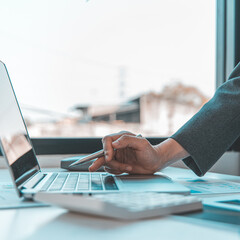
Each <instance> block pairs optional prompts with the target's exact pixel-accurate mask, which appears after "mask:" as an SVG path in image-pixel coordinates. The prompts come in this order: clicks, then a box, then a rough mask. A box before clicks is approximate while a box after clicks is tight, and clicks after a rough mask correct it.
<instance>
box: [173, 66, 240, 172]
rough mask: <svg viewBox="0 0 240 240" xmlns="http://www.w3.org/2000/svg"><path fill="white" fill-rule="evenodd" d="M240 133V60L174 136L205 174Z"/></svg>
mask: <svg viewBox="0 0 240 240" xmlns="http://www.w3.org/2000/svg"><path fill="white" fill-rule="evenodd" d="M239 136H240V63H238V65H237V66H236V68H235V69H234V70H233V72H232V73H231V75H230V76H229V79H228V81H227V82H226V83H224V84H223V85H221V86H220V87H219V88H218V89H217V90H216V92H215V95H214V96H213V98H212V99H211V100H210V101H209V102H208V103H206V104H205V105H204V106H203V107H202V108H201V109H200V111H199V112H198V113H197V114H195V115H194V116H193V117H192V118H191V119H190V120H189V121H188V122H187V123H186V124H184V125H183V127H181V128H180V129H179V130H178V131H177V132H176V133H175V134H174V135H173V136H171V138H173V139H175V140H176V141H177V142H178V143H179V144H180V145H181V146H182V147H183V148H185V149H186V150H187V151H188V153H189V154H190V157H188V158H186V159H184V160H183V161H184V163H185V164H186V165H187V166H188V167H189V168H191V169H192V170H193V171H194V172H195V173H196V174H197V175H198V176H203V175H204V174H205V173H206V172H207V171H208V170H209V169H210V168H211V167H212V166H213V165H214V163H215V162H216V161H217V160H218V159H219V158H220V157H221V156H222V155H223V153H224V152H226V151H227V149H228V148H229V147H230V146H231V145H232V144H233V143H234V141H235V140H236V139H237V138H238V137H239Z"/></svg>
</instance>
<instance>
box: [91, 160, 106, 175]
mask: <svg viewBox="0 0 240 240" xmlns="http://www.w3.org/2000/svg"><path fill="white" fill-rule="evenodd" d="M104 164H105V159H104V157H101V158H98V159H97V160H96V161H94V162H93V163H92V165H91V166H90V167H89V168H88V170H89V172H96V171H97V170H98V169H99V168H100V167H102V166H103V165H104Z"/></svg>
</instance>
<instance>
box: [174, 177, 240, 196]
mask: <svg viewBox="0 0 240 240" xmlns="http://www.w3.org/2000/svg"><path fill="white" fill-rule="evenodd" d="M177 180H178V182H179V183H181V184H183V185H184V186H185V187H188V188H189V189H190V192H191V194H196V195H198V194H228V193H240V184H239V183H235V182H230V181H226V180H221V179H209V178H196V179H193V178H189V179H188V178H182V179H177Z"/></svg>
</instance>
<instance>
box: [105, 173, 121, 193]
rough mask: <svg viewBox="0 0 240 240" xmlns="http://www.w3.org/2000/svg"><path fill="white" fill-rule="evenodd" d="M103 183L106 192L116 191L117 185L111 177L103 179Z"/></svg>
mask: <svg viewBox="0 0 240 240" xmlns="http://www.w3.org/2000/svg"><path fill="white" fill-rule="evenodd" d="M103 182H104V186H105V189H106V190H118V187H117V184H116V182H115V180H114V178H113V177H112V176H105V177H103Z"/></svg>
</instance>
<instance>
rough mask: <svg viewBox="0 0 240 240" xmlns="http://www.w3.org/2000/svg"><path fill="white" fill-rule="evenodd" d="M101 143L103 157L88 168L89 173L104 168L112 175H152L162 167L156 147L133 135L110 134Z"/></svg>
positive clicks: (123, 133) (128, 133)
mask: <svg viewBox="0 0 240 240" xmlns="http://www.w3.org/2000/svg"><path fill="white" fill-rule="evenodd" d="M102 142H103V149H104V153H105V156H104V157H101V158H98V159H97V160H96V161H95V162H94V163H93V164H92V165H91V166H90V167H89V171H91V172H94V171H97V170H98V169H99V168H100V167H101V166H105V170H106V171H107V172H110V173H113V174H121V173H124V172H127V173H132V174H152V173H154V172H156V171H158V170H159V169H161V167H162V166H163V162H162V161H161V158H160V156H159V151H158V149H157V147H155V146H152V145H151V144H150V143H149V142H148V141H147V139H145V138H142V137H137V136H136V135H135V134H133V133H130V132H120V133H117V134H111V135H108V136H106V137H104V138H103V140H102ZM114 149H115V150H114Z"/></svg>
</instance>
